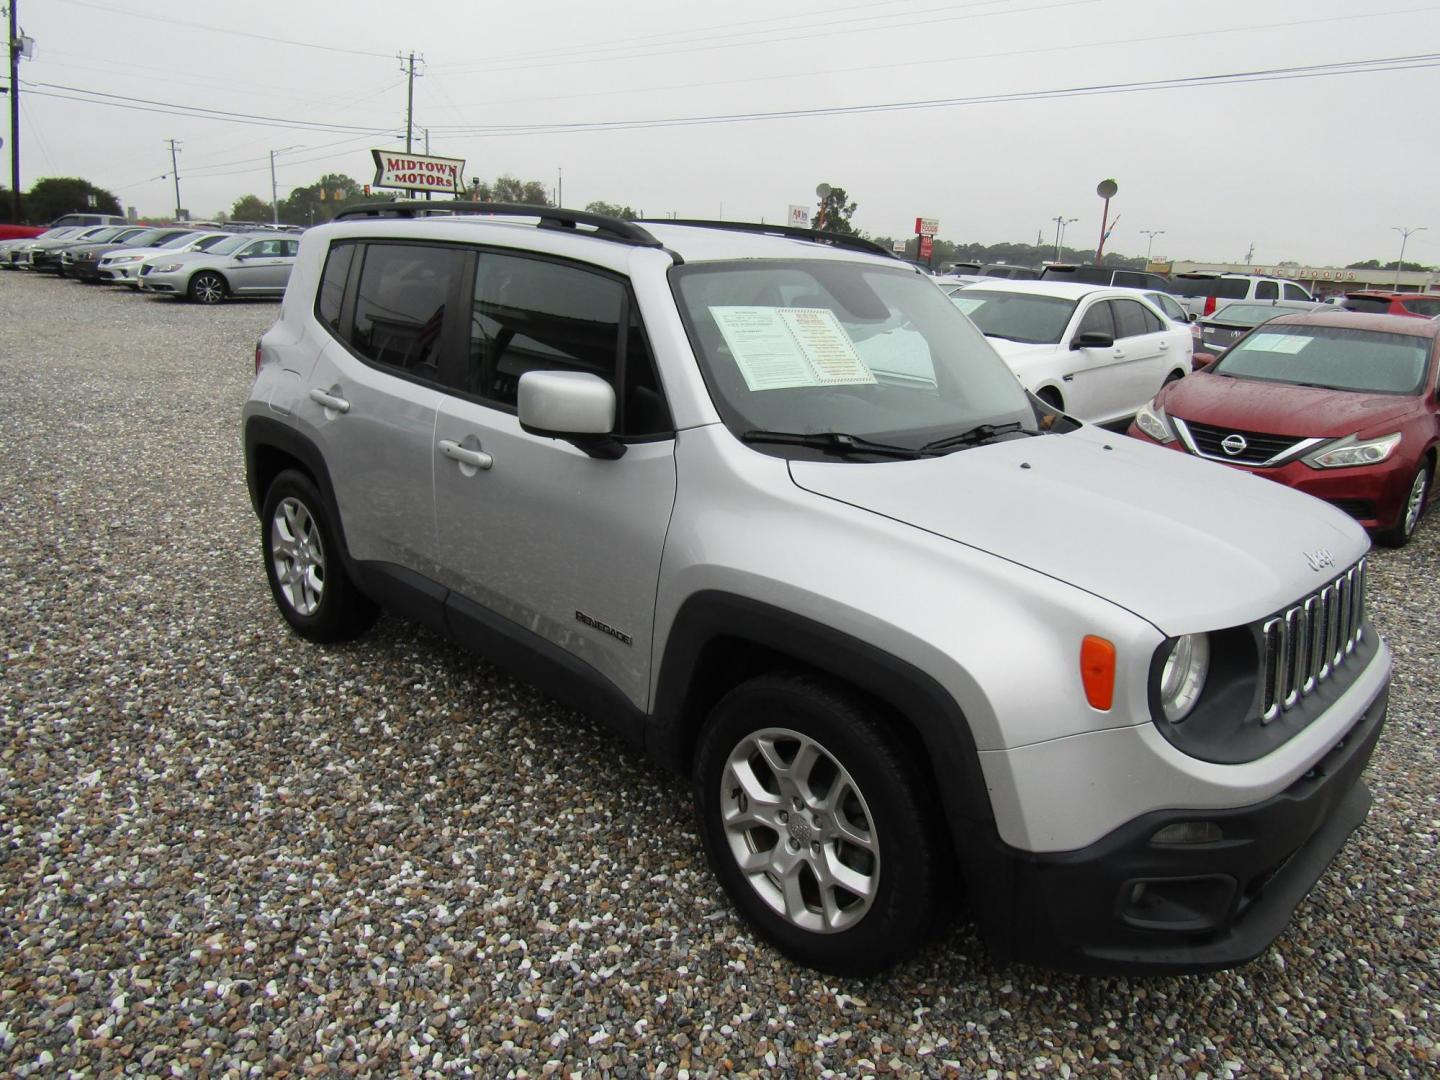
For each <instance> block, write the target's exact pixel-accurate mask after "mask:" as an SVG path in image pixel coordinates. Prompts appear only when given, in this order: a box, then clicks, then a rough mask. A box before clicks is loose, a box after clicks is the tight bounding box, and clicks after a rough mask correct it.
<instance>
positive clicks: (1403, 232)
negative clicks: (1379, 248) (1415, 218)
mask: <svg viewBox="0 0 1440 1080" xmlns="http://www.w3.org/2000/svg"><path fill="white" fill-rule="evenodd" d="M1391 228H1392V229H1393V230H1394V231H1395V232H1398V233H1399V234H1400V258H1399V259H1397V260H1396V262H1395V291H1396V292H1399V291H1400V268H1401V267H1402V266H1404V265H1405V242H1406V241H1407V240H1409V239H1410V234H1411V233H1417V232H1424V231H1425V230H1426V229H1428V228H1429V226H1428V225H1419V226H1417V227H1415V228H1413V229H1407V228H1406V227H1405V226H1404V225H1393V226H1391Z"/></svg>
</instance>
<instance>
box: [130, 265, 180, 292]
mask: <svg viewBox="0 0 1440 1080" xmlns="http://www.w3.org/2000/svg"><path fill="white" fill-rule="evenodd" d="M186 285H187V280H186V278H185V277H184V275H183V273H181V272H178V271H174V272H171V273H168V274H159V273H156V272H155V271H153V270H152V271H151V272H150V273H148V274H143V275H142V276H141V277H140V288H141V290H142V291H144V292H157V293H168V294H171V295H174V294H176V293H183V292H184V291H185V288H186Z"/></svg>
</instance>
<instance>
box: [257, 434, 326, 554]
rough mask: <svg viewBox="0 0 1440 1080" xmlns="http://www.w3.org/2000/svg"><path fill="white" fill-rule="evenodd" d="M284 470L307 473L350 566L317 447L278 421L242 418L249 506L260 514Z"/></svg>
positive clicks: (321, 456) (323, 460) (324, 467)
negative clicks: (243, 421)
mask: <svg viewBox="0 0 1440 1080" xmlns="http://www.w3.org/2000/svg"><path fill="white" fill-rule="evenodd" d="M286 469H297V470H299V471H300V472H302V473H304V474H305V475H306V476H308V477H309V478H310V480H311V482H312V483H314V485H315V487H316V488H317V489H318V490H319V492H320V498H321V499H322V500H323V501H324V503H325V506H324V510H325V513H326V515H327V516H328V517H329V519H330V521H331V523H332V526H333V528H334V530H335V535H336V536H337V538H338V539H339V541H340V554H341V558H343V559H344V560H345V563H346V566H347V568H349V567H350V566H351V559H350V546H349V544H348V543H346V541H345V523H344V522H343V521H342V520H341V518H340V508H339V504H338V503H337V502H336V501H335V488H334V485H333V484H332V483H331V482H330V470H329V469H328V468H326V466H325V457H324V455H322V454H321V453H320V450H319V448H318V447H317V446H316V445H315V444H314V443H313V442H311V441H310V440H309V439H307V438H306V437H305V436H304V435H302V434H301V433H300V432H298V431H296V430H295V429H294V428H292V427H290V426H289V425H287V424H284V423H281V422H280V421H279V420H272V419H271V418H269V417H266V416H251V417H249V418H248V419H247V420H246V421H245V483H246V486H247V487H248V488H249V491H250V505H251V507H252V508H253V509H254V511H255V516H256V517H260V516H261V512H262V511H263V509H264V506H265V493H266V492H267V491H268V490H269V489H270V485H271V484H272V483H274V481H275V477H277V476H279V475H280V474H281V473H282V472H284V471H285V470H286Z"/></svg>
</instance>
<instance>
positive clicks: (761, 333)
mask: <svg viewBox="0 0 1440 1080" xmlns="http://www.w3.org/2000/svg"><path fill="white" fill-rule="evenodd" d="M670 276H671V282H672V286H673V288H674V290H675V293H676V297H677V299H678V301H679V305H680V311H681V315H682V318H683V319H684V321H685V325H686V329H687V331H688V333H689V335H690V340H691V344H692V346H693V347H694V350H695V353H696V356H697V357H698V358H699V359H700V364H701V369H702V372H703V374H704V376H705V381H706V385H707V386H708V387H709V389H710V394H711V397H712V399H713V400H714V402H715V405H716V408H717V409H718V411H719V412H720V414H721V416H722V418H723V419H724V421H725V423H726V425H727V427H729V428H730V430H731V431H732V432H733V433H734V434H735V435H736V436H739V437H747V438H748V440H749V441H752V442H757V444H758V442H763V440H764V437H765V435H766V434H778V433H792V434H797V435H800V436H807V435H819V436H826V435H834V434H840V435H847V436H853V437H856V438H861V439H866V440H870V441H872V442H877V443H881V442H883V443H885V444H889V445H892V446H897V447H901V448H903V449H904V450H916V449H919V448H920V447H922V446H924V445H925V444H927V443H930V442H933V441H935V440H937V439H943V438H946V437H950V436H955V435H957V434H961V433H964V432H969V431H971V430H972V429H975V428H976V427H977V425H981V424H995V425H1001V424H1008V423H1012V422H1013V423H1016V424H1017V426H1019V425H1023V426H1024V427H1025V428H1026V429H1027V430H1033V429H1034V425H1035V413H1034V411H1033V410H1032V409H1031V408H1030V405H1029V399H1028V398H1027V397H1026V396H1025V392H1024V390H1023V389H1022V388H1021V386H1020V383H1019V381H1018V380H1017V379H1016V378H1015V375H1014V374H1013V373H1012V372H1011V371H1010V369H1009V368H1008V367H1006V366H1005V364H1004V362H1003V361H1001V360H1000V358H999V356H997V355H996V353H995V351H994V349H993V348H991V346H990V344H989V343H988V342H987V341H986V340H985V337H984V336H983V334H982V333H981V332H980V331H979V330H978V329H977V328H976V326H975V325H974V324H973V323H972V322H970V321H969V320H968V319H965V318H962V317H961V313H960V311H959V310H958V309H957V307H956V305H955V304H954V303H952V302H951V301H950V300H949V299H947V298H946V297H945V296H944V295H943V294H942V293H941V292H940V290H939V289H936V288H935V287H934V286H933V285H932V284H930V283H929V282H928V281H926V280H925V279H924V278H922V277H920V276H919V275H917V274H915V273H913V272H911V271H909V270H905V269H901V268H899V267H895V268H892V267H889V266H882V265H872V264H868V263H860V262H848V261H841V260H830V259H813V260H810V259H796V260H779V259H776V260H769V259H767V260H763V261H760V260H754V261H736V262H717V263H692V264H689V265H686V266H681V267H676V268H675V269H673V270H671V271H670ZM966 295H967V294H965V293H962V294H961V295H960V296H959V297H957V298H956V299H959V300H962V301H963V300H965V299H966Z"/></svg>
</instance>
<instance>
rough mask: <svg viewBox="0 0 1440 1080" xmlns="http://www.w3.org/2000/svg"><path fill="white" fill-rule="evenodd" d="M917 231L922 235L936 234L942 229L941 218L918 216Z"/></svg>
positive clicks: (916, 220)
mask: <svg viewBox="0 0 1440 1080" xmlns="http://www.w3.org/2000/svg"><path fill="white" fill-rule="evenodd" d="M915 231H916V232H917V233H919V234H920V235H921V236H934V235H935V234H936V233H938V232H939V231H940V219H939V218H933V217H917V218H916V219H915Z"/></svg>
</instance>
